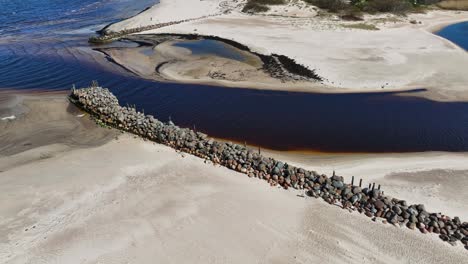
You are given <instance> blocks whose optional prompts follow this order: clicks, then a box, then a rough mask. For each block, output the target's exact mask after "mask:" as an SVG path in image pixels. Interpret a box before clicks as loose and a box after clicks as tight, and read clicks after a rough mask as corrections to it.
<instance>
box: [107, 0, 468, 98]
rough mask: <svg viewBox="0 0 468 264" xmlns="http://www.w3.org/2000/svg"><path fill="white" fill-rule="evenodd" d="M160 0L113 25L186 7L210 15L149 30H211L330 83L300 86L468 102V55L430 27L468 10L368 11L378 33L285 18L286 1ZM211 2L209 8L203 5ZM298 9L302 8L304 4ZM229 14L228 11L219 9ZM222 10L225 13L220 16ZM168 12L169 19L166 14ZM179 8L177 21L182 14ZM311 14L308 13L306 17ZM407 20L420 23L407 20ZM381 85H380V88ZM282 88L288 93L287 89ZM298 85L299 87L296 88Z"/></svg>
mask: <svg viewBox="0 0 468 264" xmlns="http://www.w3.org/2000/svg"><path fill="white" fill-rule="evenodd" d="M179 2H180V1H165V0H162V1H161V4H160V6H158V5H155V6H154V7H153V8H152V9H150V10H148V11H146V12H144V13H142V15H137V16H136V17H133V18H131V19H130V20H128V21H127V20H126V21H123V22H119V23H116V24H114V25H113V26H112V27H111V28H112V29H113V30H120V29H125V28H128V27H129V25H136V24H138V23H142V24H143V25H147V24H154V23H155V22H154V21H153V22H151V21H148V19H147V17H148V16H151V15H154V16H155V17H160V20H161V21H166V20H171V21H177V20H180V19H179V16H178V15H177V14H178V13H177V12H175V13H169V11H170V10H173V9H174V10H175V9H177V8H179V9H180V10H190V11H191V12H192V16H193V17H197V16H201V15H204V14H206V13H211V14H213V16H210V17H207V18H203V19H197V20H193V21H190V22H187V23H182V24H178V25H173V26H169V27H163V28H160V29H156V30H150V31H146V32H143V33H144V34H148V33H182V34H192V33H197V34H201V35H215V36H219V37H222V38H226V39H230V40H235V41H237V42H239V43H242V44H244V45H247V46H248V47H250V48H251V49H252V50H253V51H256V52H259V53H263V54H271V53H277V54H282V55H287V56H289V57H291V58H293V59H295V60H297V61H298V62H299V63H301V64H303V65H306V66H308V67H309V68H311V69H316V70H317V73H318V74H319V75H320V76H322V77H324V78H325V79H326V82H325V83H326V84H327V85H328V87H323V86H317V87H315V88H309V87H307V88H305V89H304V90H306V91H313V92H317V91H320V92H350V91H352V92H356V91H390V90H407V89H413V88H427V89H429V91H428V92H426V93H420V94H419V95H421V96H425V97H429V98H432V99H436V100H467V99H468V92H467V91H466V83H468V75H467V74H466V69H467V68H468V54H467V52H466V51H464V50H463V49H461V48H460V47H458V46H456V45H454V44H453V43H451V42H450V41H448V40H446V39H443V38H441V37H438V36H436V35H434V34H432V33H431V32H432V31H433V30H435V29H438V28H440V27H441V26H443V25H447V24H450V23H455V22H459V21H466V20H468V12H463V11H430V12H428V14H411V15H409V16H408V17H406V18H403V17H394V16H368V17H366V21H365V22H364V23H367V24H373V25H376V26H377V27H378V28H379V29H380V30H363V29H355V28H354V29H352V28H346V27H345V26H349V25H356V24H360V23H363V22H344V21H339V20H337V19H335V18H333V17H326V18H324V17H318V16H316V13H317V12H315V11H314V10H306V11H307V12H306V13H301V14H300V15H298V16H289V15H288V13H287V12H288V11H289V10H293V9H291V8H290V6H286V7H284V8H283V9H282V10H280V9H281V7H275V9H274V10H273V11H276V12H275V13H271V12H270V13H268V14H263V15H262V14H260V15H246V14H242V13H240V9H241V7H240V6H236V5H235V3H236V2H235V1H224V2H222V3H230V5H229V6H228V7H226V6H223V4H221V1H218V2H220V5H219V7H218V8H217V9H216V8H214V7H213V6H212V5H211V4H212V3H213V2H216V1H215V0H212V1H198V0H187V1H183V4H180V3H179ZM208 3H209V5H210V8H208V9H205V5H207V4H208ZM301 10H302V9H301ZM224 11H226V13H224ZM220 12H221V13H222V14H220ZM169 14H170V16H169ZM184 14H185V13H184V12H181V16H180V18H181V19H182V18H185V17H186V16H185V15H184ZM307 14H309V16H307ZM410 20H416V21H420V22H421V24H410V23H409V21H410ZM382 87H384V89H382ZM282 89H284V90H288V86H283V87H282ZM294 89H297V88H294Z"/></svg>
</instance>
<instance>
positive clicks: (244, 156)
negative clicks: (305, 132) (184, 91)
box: [69, 87, 468, 249]
mask: <svg viewBox="0 0 468 264" xmlns="http://www.w3.org/2000/svg"><path fill="white" fill-rule="evenodd" d="M69 98H70V101H71V102H72V103H74V104H75V105H77V106H78V107H80V108H82V109H83V110H84V111H86V112H88V113H89V114H90V115H92V116H93V117H94V118H95V119H96V122H98V123H103V124H106V125H108V126H110V127H114V128H117V129H119V130H123V131H126V132H130V133H133V134H135V135H137V136H140V137H143V138H146V139H148V140H151V141H153V142H156V143H158V144H164V145H166V146H169V147H171V148H174V149H175V150H176V151H180V152H184V153H187V154H189V155H194V156H197V157H200V158H203V159H205V160H206V161H208V162H212V163H213V164H215V165H221V166H224V167H226V168H228V169H231V170H234V171H237V172H241V173H243V174H247V175H248V176H249V177H250V178H253V177H255V178H259V179H263V180H266V181H267V182H268V183H269V184H270V185H271V186H273V187H274V186H277V185H278V186H281V187H283V188H284V189H286V190H287V189H288V188H293V189H296V190H303V191H304V192H305V193H306V194H307V195H308V196H311V197H315V198H322V199H323V200H324V201H325V202H327V203H329V204H332V205H338V207H341V208H343V209H347V210H352V211H356V210H357V211H359V212H360V213H365V214H366V216H368V217H373V220H374V221H376V218H379V219H380V218H383V219H384V220H383V223H386V222H387V220H388V222H389V223H392V224H394V225H398V224H399V225H400V227H402V226H405V225H406V226H407V227H408V228H410V229H415V228H418V229H420V231H421V232H422V233H428V232H429V233H432V232H435V233H437V234H439V232H440V234H441V235H440V238H441V239H442V240H444V241H449V240H450V243H451V244H452V245H456V240H458V239H457V237H456V236H455V237H453V236H450V237H447V238H445V235H446V234H445V233H446V232H448V231H445V232H444V230H442V229H439V226H438V225H434V222H432V220H434V217H435V218H437V219H439V218H440V220H438V221H442V220H443V219H451V218H450V217H448V218H447V217H446V216H444V215H442V216H440V213H438V214H435V213H427V212H426V211H425V209H424V208H425V207H424V205H407V203H406V201H404V200H399V199H394V198H393V197H387V196H385V195H384V193H383V191H381V189H380V185H379V186H378V189H377V188H376V189H374V187H376V185H375V182H374V183H373V184H372V189H371V184H370V183H369V188H364V187H363V189H361V181H360V182H359V186H357V185H354V176H353V178H352V180H351V184H346V183H345V182H347V181H346V180H345V179H344V177H342V176H337V175H335V172H333V176H332V177H328V176H326V175H324V174H321V175H320V174H318V173H317V172H316V171H308V170H304V169H302V168H300V167H299V168H298V167H294V166H291V165H288V164H287V163H283V162H281V161H277V160H275V159H272V158H269V159H266V158H265V157H263V156H262V155H261V154H260V153H255V152H253V151H251V150H248V149H247V148H246V147H245V146H244V147H242V146H240V145H236V144H232V143H222V142H217V141H214V140H213V139H212V138H209V137H208V136H207V135H206V134H203V133H201V132H194V131H193V130H191V129H186V128H185V129H181V128H179V127H177V126H175V125H174V124H173V123H172V122H171V121H170V122H169V123H167V124H165V123H162V122H160V121H159V120H157V119H155V118H154V117H153V116H151V115H147V116H145V115H144V114H143V113H140V112H137V111H136V110H135V109H133V108H129V107H121V106H120V105H119V102H118V99H117V98H116V97H115V96H114V95H113V94H112V93H111V92H110V91H109V90H108V89H104V88H101V87H89V88H82V89H77V90H73V91H72V92H71V94H70V97H69ZM135 120H137V121H135ZM466 175H467V177H466V182H468V172H467V174H466ZM364 186H365V185H364ZM384 188H385V187H384ZM346 190H348V192H346ZM351 190H352V191H351ZM361 192H362V193H361ZM361 194H362V195H364V196H365V197H367V198H366V199H364V198H365V197H364V198H363V197H361ZM390 199H391V201H390ZM379 202H380V203H381V204H382V205H381V206H380V205H379ZM385 205H387V206H388V208H390V210H388V208H387V210H382V209H385ZM400 206H401V209H399V212H400V213H397V212H396V211H395V210H397V209H395V208H396V207H398V208H399V207H400ZM413 207H414V208H417V210H418V211H419V216H420V218H418V219H419V222H418V220H408V218H411V217H409V215H407V216H408V218H407V216H405V217H403V216H401V212H402V210H403V211H405V210H408V212H409V214H411V212H410V211H411V210H410V209H411V208H413ZM371 208H373V210H370V209H371ZM462 208H463V206H462ZM414 210H416V209H414ZM425 214H427V217H430V218H431V219H432V220H430V219H426V217H425V216H424V217H423V215H425ZM417 215H418V214H417ZM400 216H401V217H400ZM405 219H406V220H405ZM411 219H413V218H411ZM434 221H436V220H434ZM449 221H450V220H449ZM453 221H455V225H452V228H457V227H459V228H460V230H461V232H464V228H465V224H463V225H462V224H461V222H460V220H459V218H458V217H455V218H454V220H453ZM436 222H437V221H436ZM458 223H459V224H458ZM466 224H468V223H466ZM446 225H451V224H450V223H449V222H447V223H446ZM466 228H468V225H466ZM439 230H440V231H439ZM456 232H457V231H456ZM461 238H463V235H462V236H461ZM462 240H465V239H462ZM467 240H468V239H467ZM465 242H468V241H465ZM465 242H463V243H465ZM465 244H466V243H465ZM466 249H468V245H466Z"/></svg>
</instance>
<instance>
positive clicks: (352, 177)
mask: <svg viewBox="0 0 468 264" xmlns="http://www.w3.org/2000/svg"><path fill="white" fill-rule="evenodd" d="M351 185H354V176H351Z"/></svg>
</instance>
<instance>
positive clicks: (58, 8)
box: [0, 0, 157, 37]
mask: <svg viewBox="0 0 468 264" xmlns="http://www.w3.org/2000/svg"><path fill="white" fill-rule="evenodd" d="M155 2H157V1H155V0H98V1H96V0H68V1H67V0H0V33H1V35H2V37H5V36H21V35H27V36H30V37H31V36H36V37H45V35H47V34H50V35H55V34H68V33H70V32H73V31H74V30H81V29H83V28H93V29H96V30H97V29H99V28H101V27H102V26H103V25H105V24H107V23H111V22H115V21H118V20H120V19H123V18H126V17H129V16H132V15H134V14H136V13H137V12H139V11H141V10H142V9H144V8H145V7H147V6H150V5H152V4H154V3H155ZM86 33H87V32H86Z"/></svg>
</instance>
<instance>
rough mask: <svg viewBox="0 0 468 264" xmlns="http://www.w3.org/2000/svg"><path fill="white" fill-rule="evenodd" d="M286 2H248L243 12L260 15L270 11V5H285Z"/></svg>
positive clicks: (249, 0)
mask: <svg viewBox="0 0 468 264" xmlns="http://www.w3.org/2000/svg"><path fill="white" fill-rule="evenodd" d="M284 4H286V0H248V1H247V4H245V6H244V8H243V9H242V12H245V13H259V12H266V11H268V10H270V8H269V7H268V6H269V5H284Z"/></svg>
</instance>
